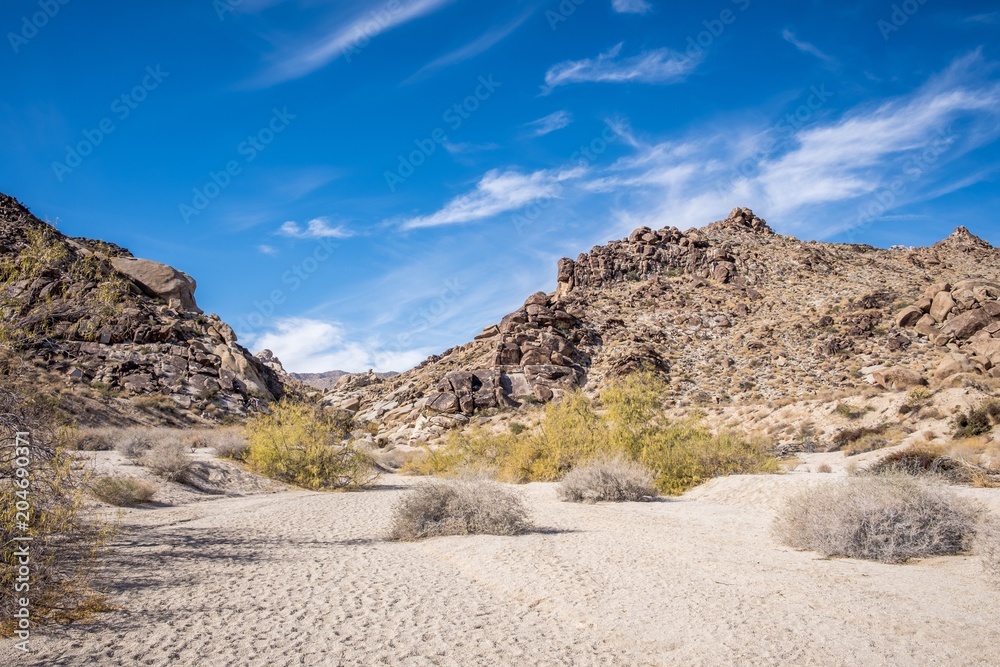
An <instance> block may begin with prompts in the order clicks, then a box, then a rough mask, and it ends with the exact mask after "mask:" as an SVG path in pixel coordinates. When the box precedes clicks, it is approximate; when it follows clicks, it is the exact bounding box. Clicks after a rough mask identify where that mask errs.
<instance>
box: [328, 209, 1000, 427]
mask: <svg viewBox="0 0 1000 667" xmlns="http://www.w3.org/2000/svg"><path fill="white" fill-rule="evenodd" d="M556 279H557V280H556V289H555V290H554V291H553V292H551V293H548V294H546V293H537V294H533V295H531V296H530V297H529V298H528V299H527V300H526V301H525V304H524V306H523V307H522V308H520V309H518V310H517V311H515V312H513V313H511V314H509V315H507V316H505V317H504V318H502V320H501V321H500V322H499V323H497V324H496V325H492V326H489V327H487V328H486V329H484V330H483V332H482V333H480V334H478V335H477V336H475V339H474V340H473V341H471V342H469V343H467V344H465V345H462V346H459V347H456V348H452V349H450V350H446V351H445V352H443V353H442V354H440V355H436V356H432V357H430V358H429V359H427V360H426V361H424V362H423V363H421V364H420V365H419V366H418V367H417V368H415V369H413V370H411V371H408V372H406V373H403V374H401V375H398V376H396V377H393V378H388V379H382V378H377V377H374V376H372V375H362V376H348V377H346V378H343V379H342V380H341V381H340V382H338V384H337V386H336V387H335V388H334V389H333V390H332V391H330V392H329V393H328V394H327V395H326V397H325V398H324V403H325V404H326V405H329V406H331V407H333V408H335V409H339V410H345V411H347V412H349V413H350V414H352V415H353V416H354V419H355V421H356V422H357V423H359V424H360V425H362V426H365V425H367V426H365V427H364V428H363V429H360V430H359V431H358V432H357V435H358V437H363V438H366V439H371V440H374V441H375V442H376V443H378V444H381V445H383V446H386V445H411V446H412V445H417V444H421V443H427V442H434V441H436V439H437V438H439V437H441V436H442V435H444V434H445V433H446V432H447V431H448V430H450V429H452V428H454V427H460V426H464V425H467V424H469V423H473V422H476V423H481V422H488V421H489V420H491V419H493V418H494V417H495V416H496V415H498V414H499V415H501V418H502V415H504V414H507V413H511V412H513V413H514V414H517V413H516V412H515V411H516V410H518V409H524V408H530V407H531V406H533V405H537V404H540V403H545V402H547V401H550V400H553V399H555V398H558V397H559V396H560V395H561V394H562V393H564V392H565V391H567V390H569V389H572V388H576V387H582V388H583V389H584V390H586V391H588V392H591V393H596V392H598V391H599V390H600V389H601V388H602V387H604V386H606V384H607V382H608V381H609V380H611V379H613V378H614V377H616V376H620V375H622V374H626V373H629V372H632V371H634V370H637V369H639V368H652V369H654V370H656V371H658V372H659V373H661V374H662V375H663V377H664V378H665V379H666V380H667V381H668V383H669V386H670V392H671V399H672V401H673V403H674V405H677V406H684V405H706V406H708V405H727V404H729V405H731V404H754V403H761V402H766V401H781V400H796V399H802V400H804V399H809V398H815V397H817V396H820V395H822V394H824V393H828V392H831V391H833V392H841V393H851V392H855V391H861V390H866V389H868V388H871V387H872V386H873V385H875V386H876V387H877V388H879V389H884V390H887V391H888V390H895V389H900V388H903V387H904V386H911V385H913V384H925V383H928V382H931V383H939V384H940V383H943V382H948V381H960V380H961V378H963V377H966V376H967V375H969V374H972V375H975V376H978V377H985V376H990V375H992V376H993V377H998V376H1000V368H998V365H997V361H1000V359H997V360H994V359H995V358H996V357H995V354H996V350H994V347H993V343H991V342H987V340H986V336H987V335H988V336H989V337H990V340H993V338H992V334H993V331H994V328H995V324H996V323H997V322H1000V312H996V314H994V310H996V309H998V308H1000V305H998V303H997V300H996V297H997V296H1000V293H994V291H993V290H994V287H992V286H994V285H996V286H997V289H1000V252H998V251H997V250H996V249H994V248H992V247H991V246H990V245H989V244H988V243H986V242H985V241H982V240H981V239H978V238H976V237H975V236H973V235H972V234H971V233H969V232H968V231H967V230H965V229H964V228H959V229H957V230H956V231H955V233H954V234H952V235H951V236H950V237H948V238H947V239H945V240H944V241H942V242H940V243H937V244H935V245H934V246H931V247H929V248H909V249H907V248H894V249H891V250H883V249H878V248H874V247H872V246H867V245H849V244H832V243H820V242H803V241H800V240H798V239H795V238H793V237H789V236H783V235H780V234H776V233H774V231H773V230H772V229H771V228H770V227H769V226H768V225H767V223H766V222H765V221H764V220H763V219H761V218H760V217H758V216H756V215H754V213H753V212H752V211H751V210H750V209H746V208H736V209H734V210H733V211H732V213H731V214H730V215H729V216H728V217H727V218H726V219H725V220H722V221H718V222H715V223H712V224H709V225H707V226H705V227H703V228H700V229H690V230H687V231H685V232H681V231H680V230H678V229H677V228H675V227H670V226H668V227H664V228H662V229H659V230H652V229H649V228H641V229H637V230H635V231H634V232H632V233H631V234H630V235H629V236H628V238H626V239H622V240H619V241H612V242H611V243H608V244H607V245H604V246H598V247H595V248H593V249H592V250H591V251H590V252H588V253H584V254H581V255H579V256H578V257H577V258H576V259H575V260H574V259H569V258H565V259H562V260H560V261H559V263H558V267H557V271H556ZM968 281H971V282H968ZM942 283H948V284H947V285H942ZM934 285H937V288H936V289H937V291H935V292H934V294H933V295H932V297H930V298H931V304H930V305H928V304H927V303H925V302H924V300H926V299H927V298H928V297H927V296H926V293H927V292H930V291H933V290H932V289H931V287H932V286H934ZM951 285H954V286H955V287H954V288H953V289H952V288H951ZM945 288H948V289H945ZM977 290H978V291H977ZM941 291H946V292H947V293H948V294H949V295H954V293H955V292H956V291H957V292H958V294H957V295H954V296H952V297H951V298H952V299H954V300H955V302H956V306H955V307H953V308H951V309H950V310H949V311H948V312H947V313H944V312H943V311H944V306H943V305H942V306H940V307H939V308H938V309H937V310H936V311H934V312H936V313H937V315H938V316H940V317H941V318H943V319H936V318H935V320H934V323H933V326H934V332H933V335H924V334H921V333H919V331H918V329H917V322H919V321H921V318H923V317H924V316H925V315H926V316H931V317H935V316H934V315H931V312H932V308H933V301H934V300H935V299H937V294H938V293H939V292H941ZM941 301H942V302H943V301H945V298H944V297H941ZM990 304H992V305H990ZM913 308H917V309H918V310H919V311H920V316H919V317H918V316H917V312H916V311H915V310H912V309H913ZM925 308H926V310H925ZM904 312H905V313H908V314H907V315H906V316H905V317H903V313H904ZM969 313H971V314H969ZM987 320H988V321H987ZM924 325H927V326H930V323H928V321H927V320H926V319H924V320H923V325H921V327H922V328H926V327H925V326H924ZM955 355H959V357H956V356H955ZM949 359H951V360H952V361H949ZM964 360H967V361H968V363H966V362H965V361H964ZM947 364H954V368H955V372H954V373H952V372H945V371H944V370H941V369H942V368H943V366H944V365H947ZM949 367H951V366H949Z"/></svg>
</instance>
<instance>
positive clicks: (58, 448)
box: [0, 388, 111, 638]
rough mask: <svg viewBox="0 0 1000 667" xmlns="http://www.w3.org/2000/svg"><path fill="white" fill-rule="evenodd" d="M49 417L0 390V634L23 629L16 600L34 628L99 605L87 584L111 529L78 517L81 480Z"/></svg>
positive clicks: (82, 488) (98, 598) (82, 495)
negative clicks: (24, 551) (22, 603)
mask: <svg viewBox="0 0 1000 667" xmlns="http://www.w3.org/2000/svg"><path fill="white" fill-rule="evenodd" d="M50 415H51V411H50V410H46V409H44V408H43V407H38V406H37V405H36V404H34V402H33V401H32V400H31V399H30V398H25V397H24V396H23V395H22V394H18V393H15V392H14V391H13V390H10V389H8V388H0V634H12V633H17V632H23V631H24V630H25V629H24V628H21V627H20V620H21V619H18V618H17V617H16V614H18V613H20V609H21V605H20V601H21V599H22V598H23V599H25V600H28V602H29V604H28V607H27V608H28V610H29V611H28V613H29V614H30V619H31V620H30V622H31V624H32V625H37V624H41V623H44V622H46V621H49V620H71V619H74V618H79V617H80V616H82V615H83V614H85V613H86V612H87V611H93V610H96V609H99V608H101V607H102V604H103V603H102V602H101V600H102V599H103V598H102V596H100V595H98V594H96V593H94V592H93V591H92V590H91V589H90V587H89V581H90V573H91V572H92V569H91V568H92V565H93V564H94V562H95V559H96V557H97V555H98V553H99V549H100V547H101V546H102V545H103V544H104V542H105V541H106V539H107V537H108V536H109V535H110V533H111V528H110V526H109V525H108V524H103V523H101V522H99V521H98V520H96V519H92V518H87V517H85V516H84V513H83V508H84V505H85V501H86V492H85V491H86V485H85V481H86V480H84V479H82V478H81V475H80V474H79V473H78V471H75V470H74V468H73V459H72V457H71V456H70V455H69V454H68V453H67V452H66V451H65V448H64V446H63V443H62V442H60V440H59V439H58V436H57V429H56V428H55V425H54V424H53V423H52V422H51V421H50ZM19 432H23V433H27V436H22V437H21V438H18V437H17V434H18V433H19ZM25 537H29V538H30V542H26V541H23V540H22V539H21V538H25ZM24 549H27V550H28V554H27V555H24V554H23V553H20V555H19V552H23V550H24ZM25 558H27V561H28V562H27V564H25V563H24V562H23V561H24V559H25ZM22 568H26V570H27V574H25V571H24V570H23V569H22ZM18 636H19V638H23V637H22V636H20V635H18Z"/></svg>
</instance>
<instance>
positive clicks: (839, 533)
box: [775, 476, 978, 563]
mask: <svg viewBox="0 0 1000 667" xmlns="http://www.w3.org/2000/svg"><path fill="white" fill-rule="evenodd" d="M977 520H978V511H977V509H976V508H975V507H974V506H972V505H970V504H969V503H968V502H967V501H964V500H963V499H961V498H959V497H957V496H954V495H953V494H951V493H950V492H948V491H946V490H945V489H941V488H937V487H932V486H927V485H924V484H920V483H918V482H917V481H915V480H912V479H908V478H904V477H898V476H868V477H853V478H848V479H847V480H846V482H844V483H837V484H830V485H828V486H823V487H821V488H814V489H810V490H808V491H807V492H804V493H802V494H800V495H798V496H795V497H793V498H792V499H790V500H789V501H788V503H787V505H786V506H785V507H784V508H783V509H782V510H781V512H780V513H779V515H778V518H777V520H776V523H775V531H776V533H777V535H778V536H779V538H780V539H781V540H782V541H783V542H784V543H785V544H787V545H789V546H791V547H794V548H796V549H802V550H810V551H818V552H820V553H821V554H823V555H824V556H827V557H829V556H847V557H850V558H864V559H867V560H876V561H881V562H884V563H902V562H905V561H907V560H910V559H911V558H923V557H927V556H943V555H948V554H958V553H963V552H966V551H968V550H969V548H970V547H971V546H972V541H973V539H974V538H975V536H976V524H977Z"/></svg>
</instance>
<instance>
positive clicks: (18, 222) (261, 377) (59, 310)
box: [0, 194, 295, 423]
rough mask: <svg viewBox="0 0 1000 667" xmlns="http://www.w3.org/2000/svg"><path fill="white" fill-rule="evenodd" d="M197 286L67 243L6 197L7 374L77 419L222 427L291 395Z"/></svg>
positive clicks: (101, 249) (2, 279)
mask: <svg viewBox="0 0 1000 667" xmlns="http://www.w3.org/2000/svg"><path fill="white" fill-rule="evenodd" d="M195 288H196V284H195V281H194V280H193V279H192V278H191V277H190V276H188V275H186V274H184V273H182V272H180V271H178V270H176V269H174V268H172V267H170V266H167V265H165V264H159V263H157V262H153V261H150V260H146V259H139V258H136V257H133V256H132V254H131V253H129V252H128V251H127V250H125V249H124V248H120V247H118V246H116V245H113V244H110V243H105V242H102V241H93V240H89V239H83V238H70V237H67V236H65V235H63V234H61V233H60V232H59V231H58V230H56V229H55V228H54V227H52V226H51V225H49V224H46V223H45V222H42V221H41V220H39V219H38V218H37V217H35V216H34V215H32V214H31V212H30V211H28V209H27V208H25V207H24V206H23V205H21V204H20V203H19V202H18V201H17V200H15V199H14V198H12V197H9V196H6V195H2V194H0V343H2V345H0V354H2V363H3V373H4V374H5V375H7V376H8V377H7V381H10V382H20V383H21V384H23V385H26V386H31V387H32V388H34V389H35V390H36V391H39V392H42V393H45V394H48V395H50V396H52V397H54V406H56V407H57V408H58V409H60V410H62V411H64V412H65V413H67V415H68V416H70V417H72V418H73V419H74V420H76V421H80V422H83V423H130V422H133V423H143V422H159V423H162V422H167V423H190V422H199V421H204V420H208V421H220V420H224V419H227V418H232V417H239V416H241V415H245V414H246V413H247V412H248V411H251V410H254V409H256V408H258V407H260V406H261V405H263V404H266V403H267V402H269V401H272V400H275V399H277V398H280V397H281V396H283V395H284V394H285V393H286V392H287V391H289V389H290V388H291V386H292V385H293V384H295V382H294V381H293V380H292V379H291V378H290V377H289V376H288V375H287V374H285V373H284V371H283V369H281V365H280V362H278V361H277V360H276V359H274V358H273V355H270V354H269V353H267V354H266V355H263V356H262V358H260V359H259V358H256V357H254V356H253V355H252V354H250V353H249V352H248V351H247V350H246V349H245V348H243V347H242V346H240V345H239V344H238V343H237V340H236V334H235V333H234V332H233V330H232V328H231V327H230V326H229V325H227V324H226V323H225V322H223V321H222V320H220V319H219V317H218V316H217V315H214V314H212V315H205V314H204V313H203V312H202V311H201V309H199V308H198V305H197V302H196V301H195ZM265 352H266V351H265Z"/></svg>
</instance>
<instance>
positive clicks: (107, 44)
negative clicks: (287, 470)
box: [0, 0, 1000, 371]
mask: <svg viewBox="0 0 1000 667" xmlns="http://www.w3.org/2000/svg"><path fill="white" fill-rule="evenodd" d="M0 27H2V29H3V31H4V33H5V39H4V44H3V45H0V52H2V55H0V62H2V63H3V72H4V80H5V83H6V86H5V93H4V95H3V96H2V98H0V140H2V142H3V146H4V154H3V160H2V161H0V191H4V192H6V193H9V194H12V195H14V196H16V197H18V198H20V199H21V200H22V201H24V202H25V203H26V204H28V205H29V206H30V207H31V208H32V210H33V211H34V212H35V213H36V214H37V215H39V216H40V217H42V218H43V219H48V220H49V221H52V222H56V223H57V224H58V226H59V228H60V229H61V230H62V231H63V232H64V233H67V234H71V235H77V236H88V237H93V238H100V239H103V240H107V241H112V242H115V243H118V244H120V245H123V246H126V247H128V248H129V249H130V250H132V252H133V253H134V254H136V255H137V256H141V257H148V258H150V259H155V260H158V261H162V262H166V263H169V264H171V265H174V266H176V267H178V268H180V269H182V270H184V271H186V272H188V273H189V274H191V275H192V276H194V277H195V278H196V279H197V280H198V282H199V288H198V293H197V298H198V301H199V304H200V305H201V306H202V307H203V308H204V309H205V310H206V311H210V312H217V313H219V315H220V316H222V317H223V318H224V319H225V320H227V321H229V322H230V323H232V324H233V325H234V327H235V328H236V330H237V332H238V333H239V334H240V337H241V340H242V341H243V342H244V343H245V344H247V345H248V346H249V347H250V348H251V349H254V350H255V351H256V350H259V349H261V348H263V347H270V348H271V349H273V350H274V351H275V352H276V353H277V354H278V355H279V357H281V359H282V360H283V361H284V362H285V364H286V366H287V367H288V368H289V369H290V370H295V371H322V370H330V369H334V368H341V369H345V370H352V371H360V370H365V369H368V368H376V369H378V370H404V369H406V368H408V367H410V366H412V365H414V364H415V363H417V362H419V361H420V360H422V359H423V358H424V357H426V356H427V355H428V354H432V353H435V352H440V351H441V350H443V349H445V348H447V347H450V346H452V345H455V344H461V343H463V342H465V341H467V340H469V339H471V337H472V336H473V335H474V334H476V333H478V332H479V330H480V328H481V327H483V326H485V325H487V324H490V323H492V322H495V321H497V320H498V319H499V317H501V316H502V315H503V314H505V313H507V312H509V311H511V310H513V309H515V308H516V307H517V306H518V305H519V304H520V303H522V302H523V299H524V298H525V297H526V296H527V295H528V294H530V293H532V292H534V291H537V290H545V291H549V290H552V289H554V287H555V267H556V261H557V260H558V259H559V258H560V257H563V256H570V257H575V256H576V255H577V254H578V253H580V252H582V251H587V250H588V249H590V248H591V247H592V246H594V245H596V244H600V243H604V242H606V241H608V240H611V239H614V238H621V237H622V236H624V235H626V234H627V233H628V232H629V231H630V230H631V229H633V228H635V227H638V226H641V225H649V226H652V227H662V226H665V225H674V226H677V227H680V228H682V229H686V228H688V227H691V226H700V225H703V224H706V223H708V222H711V221H713V220H717V219H721V218H723V217H725V215H726V213H728V212H729V210H730V209H731V208H732V207H733V206H736V205H742V206H749V207H751V208H753V209H754V211H755V212H756V213H757V214H758V215H761V216H762V217H764V218H766V219H767V220H768V222H769V223H770V224H771V225H772V226H773V227H774V228H775V229H776V230H778V231H779V232H781V233H785V234H793V235H795V236H797V237H799V238H803V239H818V240H838V241H856V242H865V243H871V244H873V245H879V246H889V245H892V244H906V245H923V244H928V243H932V242H934V241H936V240H939V239H940V238H943V237H944V236H946V235H947V234H948V233H950V231H951V230H952V228H953V227H955V226H957V225H966V226H968V227H969V228H970V229H972V230H973V231H974V232H976V233H978V234H979V235H981V236H983V237H985V238H987V239H988V240H990V241H991V242H992V243H994V244H997V245H1000V222H998V218H997V215H996V212H997V211H998V210H1000V187H998V178H1000V152H998V142H997V138H998V135H1000V69H998V64H1000V40H998V35H1000V7H998V6H997V4H996V3H991V2H964V1H953V2H948V3H944V2H938V1H937V0H924V1H923V2H921V1H920V0H908V1H907V2H897V3H892V2H881V1H857V2H848V3H844V2H821V1H818V0H813V1H806V2H795V3H793V2H766V1H764V0H718V1H717V2H707V3H675V2H672V3H667V2H663V1H661V0H563V1H562V2H559V1H544V2H543V1H528V0H522V1H512V2H506V3H482V2H471V0H377V1H369V0H341V1H338V2H320V1H318V0H242V1H239V0H215V1H213V0H197V1H192V0H172V1H171V2H167V1H165V0H149V1H147V2H142V3H110V2H90V3H85V2H82V0H34V1H27V0H19V1H14V2H8V3H5V6H4V8H3V9H2V10H0Z"/></svg>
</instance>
